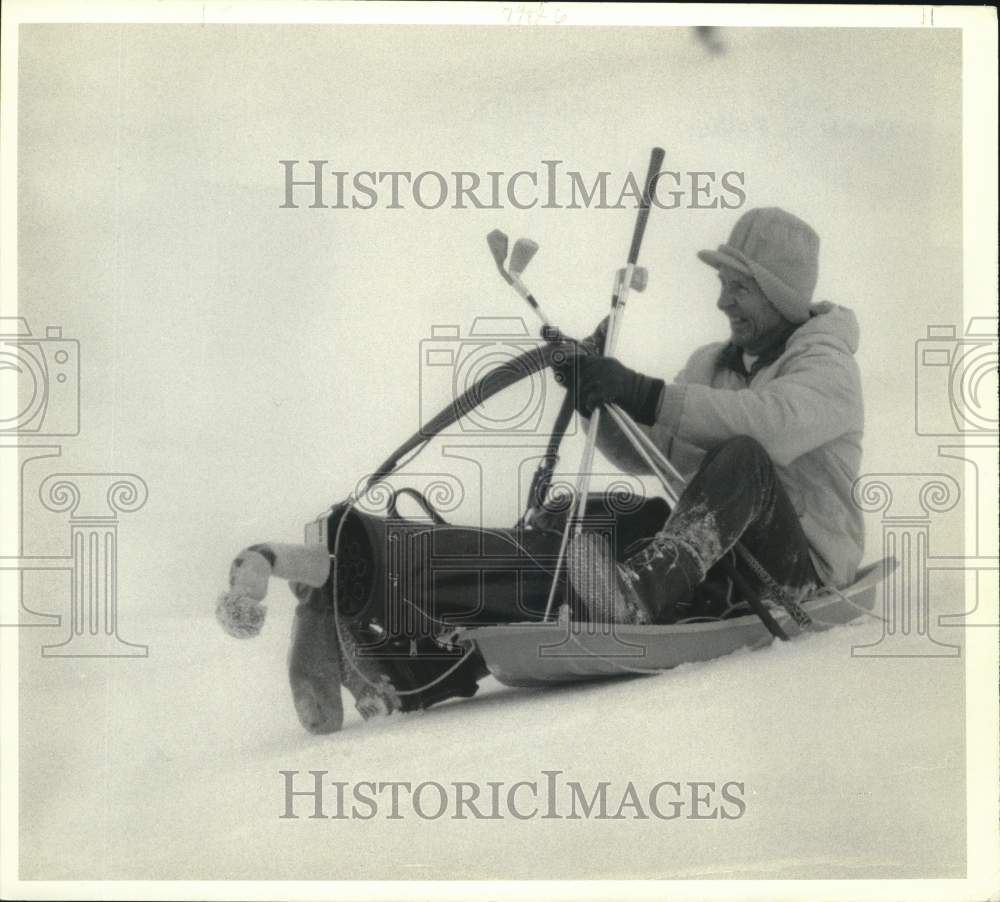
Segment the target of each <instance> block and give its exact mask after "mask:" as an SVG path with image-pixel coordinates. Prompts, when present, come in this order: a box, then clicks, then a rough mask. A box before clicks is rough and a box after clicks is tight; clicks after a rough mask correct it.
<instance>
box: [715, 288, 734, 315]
mask: <svg viewBox="0 0 1000 902" xmlns="http://www.w3.org/2000/svg"><path fill="white" fill-rule="evenodd" d="M715 306H716V307H718V308H719V309H720V310H725V309H727V308H729V307H732V306H733V299H732V297H731V296H730V294H729V292H728V291H727V290H726V289H725V288H723V289H722V291H720V292H719V300H718V301H716V302H715Z"/></svg>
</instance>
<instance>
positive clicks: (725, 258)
mask: <svg viewBox="0 0 1000 902" xmlns="http://www.w3.org/2000/svg"><path fill="white" fill-rule="evenodd" d="M698 258H699V259H700V260H703V261H704V262H705V263H707V264H708V265H709V266H714V267H715V268H716V269H718V268H719V267H720V266H729V267H731V268H732V269H735V270H736V271H737V272H741V273H743V274H744V275H747V276H752V277H753V279H754V280H755V281H756V282H757V284H758V285H759V286H760V289H761V291H763V292H764V294H765V296H766V297H767V299H768V300H769V301H770V302H771V303H772V304H774V306H775V307H776V308H777V309H778V312H779V313H780V314H781V315H782V316H784V317H785V319H787V320H788V321H789V322H793V323H804V322H805V321H806V320H807V319H809V304H810V302H811V301H812V294H813V290H814V289H815V288H816V279H817V276H818V274H819V235H817V234H816V232H815V231H814V230H813V229H812V228H811V227H810V226H809V225H808V224H807V223H805V222H803V221H802V220H801V219H799V218H798V217H797V216H793V215H792V214H791V213H786V212H785V211H784V210H782V209H780V208H778V207H760V208H757V209H754V210H747V212H746V213H744V214H743V215H742V216H741V217H740V218H739V220H738V221H737V223H736V225H735V226H734V227H733V232H732V234H731V235H730V236H729V242H728V243H727V244H720V245H719V249H718V250H715V251H698Z"/></svg>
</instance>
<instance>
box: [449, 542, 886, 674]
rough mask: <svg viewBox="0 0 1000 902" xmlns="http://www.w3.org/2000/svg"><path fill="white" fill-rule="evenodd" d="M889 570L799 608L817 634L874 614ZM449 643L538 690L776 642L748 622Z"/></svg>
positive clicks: (515, 629) (618, 627) (589, 628)
mask: <svg viewBox="0 0 1000 902" xmlns="http://www.w3.org/2000/svg"><path fill="white" fill-rule="evenodd" d="M895 569H896V561H895V559H894V558H885V559H883V560H881V561H879V562H878V563H876V564H872V565H871V566H869V567H866V568H865V569H864V570H862V571H861V572H860V573H859V574H858V578H857V580H856V581H855V582H854V583H853V584H852V585H850V586H848V587H847V588H846V589H843V590H841V591H840V592H839V593H835V592H829V591H827V592H824V593H822V594H819V595H817V596H816V597H814V598H812V599H810V600H808V601H805V602H803V607H804V608H805V610H806V611H807V612H808V613H809V616H810V617H811V618H812V621H813V624H814V625H815V627H817V628H820V629H822V628H825V627H831V626H839V625H842V624H846V623H850V622H851V621H852V620H855V619H857V618H858V617H860V616H863V615H864V614H866V613H867V614H872V611H873V609H874V607H875V602H876V598H877V596H878V594H879V593H878V588H879V585H880V584H881V583H882V581H883V580H884V579H886V578H887V577H888V576H889V575H890V574H892V572H893V571H894V570H895ZM873 616H877V615H873ZM775 617H776V619H777V620H778V622H779V623H780V624H781V626H782V627H783V628H784V629H785V630H786V632H787V633H788V634H789V636H796V635H798V634H799V633H800V630H799V629H798V627H797V626H796V624H795V623H794V621H793V620H792V618H791V617H790V616H789V615H788V614H786V613H785V612H784V611H779V612H776V613H775ZM455 641H457V642H459V643H461V644H462V645H464V646H466V647H467V648H472V649H475V650H477V651H478V652H479V653H480V654H481V655H482V657H483V659H484V660H485V661H486V666H487V667H488V668H489V670H490V673H491V674H493V676H494V677H496V679H497V680H498V681H499V682H501V683H503V684H504V685H505V686H515V687H538V686H551V685H553V684H559V683H570V682H577V681H580V680H597V679H607V678H611V677H621V676H627V675H630V674H653V673H659V672H660V671H664V670H670V669H672V668H674V667H679V666H680V665H681V664H692V663H695V662H698V661H710V660H713V659H715V658H721V657H724V656H726V655H729V654H732V653H733V652H735V651H739V650H740V649H743V648H749V649H758V648H763V647H765V646H767V645H770V644H771V642H773V641H774V636H773V635H772V634H771V633H770V632H769V630H768V629H767V627H766V626H765V625H764V624H763V623H762V622H761V620H760V618H758V617H757V616H756V615H754V614H750V615H747V616H743V617H734V618H732V619H729V620H717V621H711V622H702V623H681V624H671V625H666V626H655V625H649V626H630V625H624V624H594V623H579V622H568V621H562V622H551V623H508V624H502V625H499V626H482V627H471V628H465V629H461V630H458V631H457V632H456V633H455Z"/></svg>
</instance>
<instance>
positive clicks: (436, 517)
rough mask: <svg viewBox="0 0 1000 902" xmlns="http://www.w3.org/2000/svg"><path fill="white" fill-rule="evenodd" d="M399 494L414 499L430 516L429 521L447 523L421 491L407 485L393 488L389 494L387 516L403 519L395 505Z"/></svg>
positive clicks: (440, 523)
mask: <svg viewBox="0 0 1000 902" xmlns="http://www.w3.org/2000/svg"><path fill="white" fill-rule="evenodd" d="M400 495H409V497H411V498H412V499H413V500H414V501H416V502H417V504H418V505H419V506H420V509H421V510H422V511H423V512H424V513H425V514H427V516H428V517H430V518H431V521H432V522H434V523H436V524H437V525H438V526H447V525H448V521H447V520H445V518H444V517H442V516H441V515H440V514H439V513H438V512H437V511H436V510H434V505H432V504H431V503H430V501H428V500H427V498H426V497H424V494H423V492H420V491H419V490H417V489H414V488H410V487H409V486H404V487H403V488H401V489H394V490H393V492H392V494H391V495H390V496H389V504H388V506H387V510H388V512H389V516H390V517H392V518H393V519H394V520H402V519H403V517H402V516H401V515H400V513H399V509H398V507H397V504H398V501H399V496H400Z"/></svg>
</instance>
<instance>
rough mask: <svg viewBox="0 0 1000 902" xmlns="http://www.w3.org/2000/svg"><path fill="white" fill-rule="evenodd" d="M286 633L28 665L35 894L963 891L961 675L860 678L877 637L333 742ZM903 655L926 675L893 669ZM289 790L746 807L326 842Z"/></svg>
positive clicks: (278, 629)
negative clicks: (326, 887)
mask: <svg viewBox="0 0 1000 902" xmlns="http://www.w3.org/2000/svg"><path fill="white" fill-rule="evenodd" d="M275 594H277V593H275ZM272 608H276V609H277V610H272V617H271V622H270V623H269V624H268V625H267V628H266V629H265V631H264V633H263V634H262V636H261V637H260V638H259V639H257V640H252V641H248V642H244V643H238V642H236V641H235V640H232V639H229V638H228V637H226V636H224V635H223V634H222V633H221V631H220V630H219V629H218V628H217V626H216V625H215V624H214V622H211V621H209V620H204V621H198V622H191V621H190V620H185V619H181V618H174V619H161V620H160V621H159V622H157V623H155V624H154V623H149V624H147V627H153V626H155V627H156V629H157V635H158V641H157V643H156V645H155V652H156V653H155V654H153V655H152V656H151V657H150V658H149V659H148V660H146V661H141V662H132V663H126V662H123V661H120V662H100V661H97V662H94V661H89V662H88V661H85V660H84V661H53V660H51V659H49V660H42V659H41V658H40V657H39V656H38V655H37V650H34V653H32V650H31V649H30V648H29V647H28V644H29V643H28V642H25V645H24V647H23V649H22V655H23V660H22V666H23V668H24V674H25V678H24V679H22V686H25V685H30V686H31V693H32V695H31V697H32V699H33V700H34V701H33V705H34V710H33V712H32V714H33V716H31V717H26V718H22V728H21V731H22V732H21V741H22V754H21V779H20V785H21V787H22V792H21V800H20V802H21V819H22V828H21V868H22V877H24V878H29V879H30V878H33V877H34V878H41V877H43V876H44V877H45V878H47V879H70V878H73V879H86V878H106V879H124V878H145V879H150V878H160V879H223V878H243V879H304V880H305V879H308V880H320V879H375V878H379V879H424V878H426V879H431V878H437V879H448V878H450V879H462V878H494V879H499V878H510V879H514V878H524V879H527V878H640V877H641V878H680V877H685V878H697V877H715V878H730V877H747V878H810V877H813V878H815V877H825V878H838V877H839V878H874V877H904V876H905V877H919V876H926V877H946V876H958V875H959V874H960V873H963V872H964V849H965V842H964V824H965V813H964V801H963V799H964V791H963V780H964V761H965V754H964V747H963V708H962V703H961V700H962V698H963V691H962V666H961V659H960V658H953V659H944V658H928V659H919V658H875V659H871V658H869V659H864V658H859V657H852V656H851V646H852V645H863V644H870V643H873V642H875V641H877V640H878V638H879V636H880V635H881V624H880V623H878V622H874V621H868V622H866V623H864V624H859V625H854V626H850V627H844V628H840V629H835V630H832V631H830V632H828V633H825V634H821V635H815V636H810V637H806V638H804V639H801V640H798V641H796V642H794V643H791V644H789V645H787V646H772V647H771V648H768V649H765V650H762V651H758V652H752V653H751V652H745V653H738V654H736V655H733V656H731V657H729V658H726V659H722V660H719V661H716V662H711V663H706V664H699V665H692V666H686V667H683V668H680V669H678V670H676V671H673V672H671V673H669V674H665V675H662V676H657V677H652V678H648V677H640V678H631V679H624V680H621V681H613V682H607V683H600V684H591V685H578V686H572V687H568V688H565V689H552V690H544V691H531V690H509V689H505V688H503V687H501V686H499V685H498V684H496V683H495V682H494V681H493V680H489V681H487V683H486V684H485V685H484V687H483V689H482V690H481V692H480V694H479V695H478V696H477V697H476V698H474V699H472V700H468V701H458V702H451V703H448V704H446V705H444V706H441V707H439V708H437V709H431V710H429V711H426V712H422V713H419V714H412V715H404V716H398V715H397V716H393V717H390V718H387V719H385V720H382V721H379V722H374V723H367V724H366V723H363V722H362V721H361V720H360V718H359V717H358V716H357V714H356V713H354V712H353V711H351V712H350V713H349V715H348V718H347V722H346V724H345V728H344V730H343V731H342V732H341V733H339V734H336V735H333V736H329V737H313V736H309V735H307V734H305V733H304V732H303V731H302V730H301V728H300V727H299V725H298V723H297V721H296V719H295V715H294V711H293V709H292V706H291V703H290V696H289V693H288V690H287V686H286V683H285V679H284V674H283V656H284V651H285V649H284V645H285V641H284V640H285V637H286V636H287V630H286V629H285V627H286V626H287V625H288V621H289V620H290V612H289V610H284V611H283V610H281V609H280V606H279V605H277V604H275V605H273V606H272ZM24 632H25V633H28V632H29V631H24ZM907 641H909V644H910V645H911V646H914V647H912V648H910V649H909V650H910V651H914V650H919V649H915V645H916V643H915V640H893V645H892V647H893V648H894V649H896V650H897V651H900V650H906V643H907ZM281 770H298V771H300V772H301V774H302V780H301V782H299V783H296V788H299V789H302V788H308V787H309V786H311V785H312V784H311V783H310V782H309V781H310V778H309V776H308V775H307V774H306V772H307V771H309V770H323V771H328V775H327V776H326V777H325V779H327V780H330V781H333V780H342V781H349V782H357V781H362V780H374V781H411V782H412V783H413V784H416V783H419V782H422V781H425V780H436V781H439V782H442V783H447V782H450V781H461V780H470V781H478V782H479V783H480V784H483V783H485V782H486V781H505V782H506V783H507V784H508V785H509V784H511V783H513V782H514V781H518V780H528V781H530V780H539V781H544V779H545V778H544V776H543V775H542V773H541V772H542V771H543V770H561V771H563V772H564V775H563V777H562V778H561V779H564V780H575V781H578V782H579V783H581V784H582V785H583V786H584V787H589V788H591V789H592V788H593V787H595V786H596V785H597V784H598V783H599V781H602V780H606V781H610V782H611V788H610V789H609V798H611V799H616V800H617V799H619V798H620V797H621V795H622V793H623V792H624V791H625V785H626V784H627V782H628V781H632V782H633V784H634V785H635V786H636V788H637V790H638V791H639V794H640V796H643V795H648V792H649V789H650V788H651V787H652V786H653V785H654V784H656V783H658V782H660V781H665V780H672V781H677V782H681V783H685V782H690V781H708V782H715V783H716V784H717V785H720V784H722V783H724V782H727V781H738V782H741V783H743V784H744V786H745V789H744V795H743V798H744V801H745V804H746V808H745V813H744V814H743V816H742V817H739V818H735V819H728V820H722V819H716V820H693V819H689V818H687V817H681V818H678V819H676V820H659V819H656V818H650V819H647V820H642V819H635V818H632V817H631V816H629V817H626V818H625V819H622V820H611V819H603V820H601V819H594V818H591V819H578V820H569V819H555V820H542V819H540V818H535V819H531V820H524V821H518V820H515V819H514V818H512V817H509V816H508V817H506V818H505V819H502V820H476V819H465V820H456V819H454V818H452V817H450V816H449V815H448V814H446V815H445V816H443V817H441V818H440V819H438V820H428V819H421V818H419V817H418V816H417V815H416V814H415V813H414V812H413V810H412V808H411V807H410V806H408V805H407V804H406V803H405V799H404V804H403V805H401V808H400V811H401V813H402V814H403V818H402V819H401V820H388V819H386V817H385V814H386V813H388V806H387V805H384V806H383V807H382V808H380V815H379V816H378V817H376V818H374V819H371V820H359V819H346V820H333V819H326V820H317V819H310V818H309V817H307V815H308V814H310V813H311V812H312V807H311V804H312V803H311V802H310V801H309V800H308V799H307V800H305V802H300V803H297V805H298V807H297V808H296V812H297V813H299V814H300V815H301V817H300V818H298V819H282V818H281V817H280V815H281V814H282V813H283V812H284V810H285V809H284V804H285V798H284V782H283V781H284V778H283V777H282V776H281V775H280V774H279V771H281ZM326 798H327V799H329V798H330V796H329V795H328V796H326ZM325 807H329V806H328V805H327V806H325ZM434 808H435V805H433V804H431V805H429V806H425V810H426V809H430V811H431V812H432V813H433V810H434ZM362 810H365V809H362ZM522 810H524V806H522ZM562 810H564V811H565V807H564V808H563V809H562ZM328 813H329V812H328ZM449 813H450V812H449ZM627 813H628V814H629V815H631V813H632V812H631V810H629V811H628V812H627ZM684 813H685V814H686V813H689V809H688V810H686V811H685V812H684Z"/></svg>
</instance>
